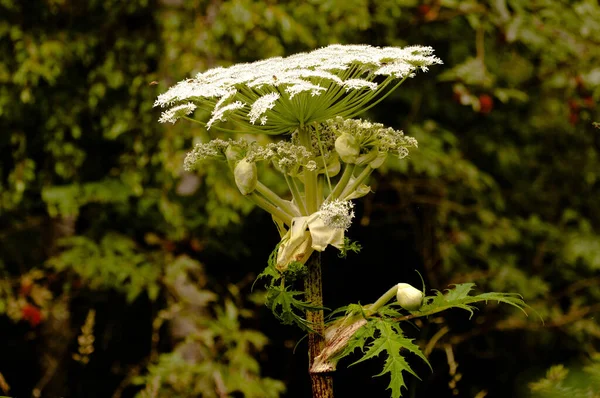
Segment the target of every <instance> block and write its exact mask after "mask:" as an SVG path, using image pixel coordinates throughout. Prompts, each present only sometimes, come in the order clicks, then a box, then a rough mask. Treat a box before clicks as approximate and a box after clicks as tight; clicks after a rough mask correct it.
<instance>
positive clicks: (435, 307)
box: [417, 283, 528, 318]
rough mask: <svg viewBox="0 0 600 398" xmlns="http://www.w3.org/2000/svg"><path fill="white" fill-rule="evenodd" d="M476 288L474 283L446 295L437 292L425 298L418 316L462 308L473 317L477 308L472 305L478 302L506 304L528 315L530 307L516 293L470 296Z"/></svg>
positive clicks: (454, 289) (459, 286) (460, 285)
mask: <svg viewBox="0 0 600 398" xmlns="http://www.w3.org/2000/svg"><path fill="white" fill-rule="evenodd" d="M474 287H475V284H474V283H463V284H458V285H454V287H453V288H452V289H448V290H446V294H442V293H441V292H439V291H438V292H436V294H435V296H428V297H426V298H425V304H424V305H423V306H422V307H421V308H420V309H419V311H418V312H417V314H419V315H420V316H427V315H431V314H435V313H438V312H441V311H445V310H448V309H451V308H460V309H463V310H465V311H468V312H469V313H470V314H471V315H470V317H471V316H473V310H474V309H475V307H474V306H472V305H471V304H473V303H478V302H486V303H487V302H488V301H497V302H499V303H505V304H508V305H511V306H513V307H516V308H518V309H520V310H521V311H523V313H525V315H527V312H525V308H526V307H528V306H527V304H525V302H524V301H523V299H522V297H521V295H519V294H516V293H497V292H489V293H482V294H479V295H476V296H469V293H470V292H471V291H472V290H473V288H474ZM470 317H469V318H470Z"/></svg>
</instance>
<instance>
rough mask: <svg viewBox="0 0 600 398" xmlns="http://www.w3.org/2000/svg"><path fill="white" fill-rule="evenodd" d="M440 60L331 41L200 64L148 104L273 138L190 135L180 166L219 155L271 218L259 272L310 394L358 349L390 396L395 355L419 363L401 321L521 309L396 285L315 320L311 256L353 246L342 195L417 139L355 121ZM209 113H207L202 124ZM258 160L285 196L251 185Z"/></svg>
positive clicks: (165, 115) (354, 194) (349, 212)
mask: <svg viewBox="0 0 600 398" xmlns="http://www.w3.org/2000/svg"><path fill="white" fill-rule="evenodd" d="M441 63H442V62H441V60H440V59H439V58H437V57H435V56H434V55H433V49H432V48H430V47H423V46H411V47H405V48H394V47H385V48H377V47H371V46H366V45H332V46H328V47H325V48H321V49H318V50H315V51H312V52H309V53H301V54H296V55H292V56H289V57H286V58H281V57H277V58H270V59H267V60H263V61H259V62H254V63H246V64H237V65H233V66H230V67H227V68H222V67H220V68H215V69H211V70H208V71H206V72H204V73H200V74H198V75H197V76H196V77H194V78H191V79H187V80H184V81H181V82H179V83H178V84H176V85H175V86H173V87H171V88H170V89H169V90H168V91H167V92H165V93H164V94H161V95H160V96H159V97H158V99H157V100H156V103H155V106H160V107H163V108H166V109H165V110H164V111H163V112H162V115H161V117H160V122H163V123H167V122H170V123H175V122H177V121H178V120H180V119H185V120H189V121H192V122H195V123H200V124H202V125H203V126H205V127H206V129H207V130H209V131H210V130H213V131H214V130H217V131H222V132H232V133H238V132H243V133H255V134H268V135H271V136H278V137H281V138H282V139H280V140H276V141H275V142H271V143H269V144H266V145H260V144H258V143H257V142H255V141H249V140H244V139H238V140H233V139H229V140H224V139H219V138H216V139H213V140H212V141H210V142H206V143H199V144H197V145H196V146H195V147H194V148H193V150H192V151H191V152H190V153H189V154H188V155H187V157H186V159H185V169H186V170H189V171H193V170H195V169H197V168H199V167H201V164H202V163H203V162H205V161H209V160H220V161H223V162H227V164H228V165H229V169H230V170H231V173H232V174H233V181H235V184H236V185H237V187H238V188H239V191H240V192H241V193H242V194H243V195H244V196H245V197H247V198H248V199H249V200H251V201H252V202H254V203H255V204H256V205H257V206H258V207H260V208H262V209H263V210H265V211H267V212H268V213H270V214H271V216H272V217H273V221H274V223H275V225H276V227H277V229H278V231H279V234H280V236H281V240H280V242H279V243H278V244H277V245H276V247H275V250H274V251H273V253H272V254H271V256H270V258H269V261H268V265H267V267H266V269H265V270H264V271H263V272H262V273H261V274H260V275H259V278H263V279H264V280H266V281H267V283H266V289H267V305H268V307H269V308H270V309H271V310H272V311H273V314H274V315H275V316H276V317H277V318H278V319H279V320H280V321H281V322H282V323H283V324H289V325H296V326H298V327H300V328H301V329H303V330H305V331H306V332H307V333H308V346H309V350H308V351H309V374H310V377H311V382H312V391H313V397H319V398H323V397H333V383H332V372H333V371H335V370H336V366H337V363H338V361H339V360H340V359H342V358H344V357H345V356H347V355H349V354H351V353H353V352H354V351H355V350H356V349H357V348H358V349H359V350H360V351H361V352H362V358H360V359H359V360H358V361H356V362H355V363H358V362H362V361H364V360H367V359H370V358H373V357H376V356H379V354H381V353H382V352H383V353H385V362H384V366H383V370H382V372H381V373H380V374H379V375H386V374H389V377H390V384H389V389H391V395H392V397H394V398H396V397H400V396H401V394H402V388H403V387H405V381H404V372H408V373H411V374H413V375H414V376H416V374H415V372H414V371H413V370H412V369H411V367H410V365H409V364H408V362H407V361H406V359H405V356H406V354H407V353H412V354H414V355H416V356H418V357H419V358H421V359H422V360H423V361H425V362H427V358H426V357H425V356H424V354H423V353H422V352H421V350H420V349H419V347H418V346H417V345H416V344H415V343H414V342H413V341H412V340H411V339H409V338H407V337H406V336H405V335H404V332H403V330H402V327H401V325H402V322H403V321H408V320H410V319H413V318H418V317H427V316H429V315H431V314H434V313H437V312H440V311H444V310H446V309H450V308H462V309H464V310H467V311H470V312H472V311H473V307H472V304H473V303H476V302H481V301H484V302H487V301H489V300H494V301H498V302H504V303H507V304H510V305H513V306H515V307H517V308H519V309H521V310H523V308H524V307H525V303H524V302H523V301H522V299H521V298H520V296H519V295H517V294H511V293H484V294H480V295H471V292H472V289H473V287H474V285H473V284H471V283H466V284H461V285H456V286H454V287H452V288H451V289H448V290H447V291H446V293H442V292H434V294H433V295H431V296H425V290H423V291H421V290H418V289H416V288H414V287H412V286H410V285H408V284H406V283H398V284H396V285H394V286H393V287H392V288H391V289H389V291H387V292H386V293H385V294H383V295H382V296H381V297H380V298H379V299H378V300H377V301H376V302H375V303H373V304H368V305H360V304H351V305H348V306H346V307H344V308H340V309H337V310H335V311H333V313H332V315H331V316H330V317H329V319H330V321H329V322H328V323H327V324H326V323H325V320H324V309H325V308H324V306H323V305H324V304H323V299H322V279H321V268H322V266H323V264H321V260H320V255H319V254H320V253H321V252H323V251H324V250H325V249H327V248H328V247H334V248H336V249H338V250H340V252H341V254H342V255H345V254H346V253H347V252H348V251H358V250H360V246H359V245H358V244H357V243H355V242H352V241H351V240H350V239H348V238H347V237H346V236H345V233H346V231H347V230H348V228H349V227H350V225H351V223H352V220H353V218H354V212H353V202H352V201H353V200H356V199H358V198H360V197H362V196H365V195H367V194H369V192H370V188H369V186H368V185H367V183H368V179H369V177H370V176H371V174H372V173H373V172H374V171H375V170H376V169H377V168H378V167H380V166H381V165H382V164H383V163H384V162H385V160H386V158H388V157H389V156H396V157H399V158H404V157H406V156H407V155H408V153H409V150H411V149H415V148H417V141H416V140H415V139H414V138H412V137H408V136H405V135H404V134H403V133H402V132H401V131H397V130H394V129H393V128H388V127H385V126H383V125H382V124H378V123H371V122H369V121H365V120H360V119H354V118H355V117H356V116H357V115H359V114H360V113H362V112H364V111H366V110H367V109H369V108H371V107H373V106H375V105H376V104H377V103H379V102H380V101H382V100H383V99H384V98H385V97H386V96H387V95H389V94H390V93H391V92H392V91H393V90H394V89H396V88H397V87H398V86H399V85H400V84H402V82H404V81H405V80H406V79H408V78H410V77H414V76H415V74H416V73H417V72H418V71H427V70H428V68H429V67H430V66H432V65H437V64H441ZM197 110H201V111H204V112H197V113H196V111H197ZM208 113H209V114H210V118H209V119H208V120H207V121H204V120H201V119H202V114H204V115H206V114H208ZM195 114H196V115H197V117H198V118H194V115H195ZM225 122H228V123H225ZM236 125H237V126H236ZM232 126H236V127H237V129H234V128H233V127H232ZM259 163H266V164H270V165H272V166H273V167H274V168H275V169H276V170H277V171H279V172H280V173H281V174H282V176H283V179H284V180H285V182H286V183H287V187H288V190H289V192H288V195H287V196H284V197H282V196H279V195H277V194H276V193H275V192H273V191H272V190H271V189H270V188H269V187H268V186H266V185H265V184H264V183H263V182H261V180H260V178H259V175H258V174H259V173H258V170H259V168H258V167H257V164H259ZM261 169H262V168H261ZM393 297H395V298H396V300H395V302H392V303H390V300H391V299H392V298H393Z"/></svg>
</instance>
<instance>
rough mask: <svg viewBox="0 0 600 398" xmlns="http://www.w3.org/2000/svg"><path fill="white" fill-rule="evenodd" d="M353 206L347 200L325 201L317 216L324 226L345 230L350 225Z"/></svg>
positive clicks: (352, 216)
mask: <svg viewBox="0 0 600 398" xmlns="http://www.w3.org/2000/svg"><path fill="white" fill-rule="evenodd" d="M353 208H354V203H352V202H351V201H349V200H333V201H331V202H325V203H323V205H322V206H321V209H320V210H319V217H320V218H321V220H323V223H324V224H325V225H326V226H328V227H330V228H336V229H343V230H344V231H346V230H348V228H350V225H352V219H353V218H354V210H352V209H353Z"/></svg>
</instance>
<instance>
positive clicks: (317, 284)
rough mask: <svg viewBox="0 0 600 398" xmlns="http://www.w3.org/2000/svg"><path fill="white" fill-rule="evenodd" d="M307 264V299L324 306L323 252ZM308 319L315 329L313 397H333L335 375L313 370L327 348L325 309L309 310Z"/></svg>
mask: <svg viewBox="0 0 600 398" xmlns="http://www.w3.org/2000/svg"><path fill="white" fill-rule="evenodd" d="M306 265H307V267H308V275H307V276H306V278H305V280H304V290H305V293H306V300H307V301H308V302H310V303H311V304H313V305H315V306H318V307H322V306H323V283H322V279H321V254H320V253H313V255H312V256H310V258H309V259H308V262H307V263H306ZM306 320H307V321H308V322H310V324H311V327H312V329H313V332H311V333H309V334H308V369H309V374H310V381H311V383H312V396H313V398H333V377H332V375H331V373H320V372H313V371H311V369H312V367H313V364H314V362H315V358H316V357H317V356H318V355H319V354H320V353H321V351H323V349H324V348H325V337H324V335H323V333H324V331H325V321H324V316H323V310H319V311H307V312H306Z"/></svg>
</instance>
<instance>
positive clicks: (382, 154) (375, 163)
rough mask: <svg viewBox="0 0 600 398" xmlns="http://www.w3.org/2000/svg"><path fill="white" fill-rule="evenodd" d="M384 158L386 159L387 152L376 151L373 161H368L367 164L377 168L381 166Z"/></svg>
mask: <svg viewBox="0 0 600 398" xmlns="http://www.w3.org/2000/svg"><path fill="white" fill-rule="evenodd" d="M386 159H387V152H378V153H377V156H376V157H375V159H374V160H373V161H371V163H369V166H371V168H373V169H377V168H379V167H381V165H382V164H384V163H385V161H386Z"/></svg>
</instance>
